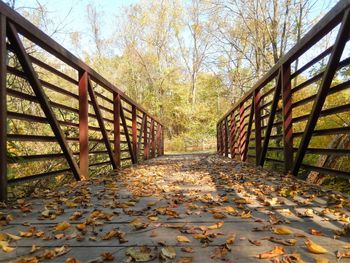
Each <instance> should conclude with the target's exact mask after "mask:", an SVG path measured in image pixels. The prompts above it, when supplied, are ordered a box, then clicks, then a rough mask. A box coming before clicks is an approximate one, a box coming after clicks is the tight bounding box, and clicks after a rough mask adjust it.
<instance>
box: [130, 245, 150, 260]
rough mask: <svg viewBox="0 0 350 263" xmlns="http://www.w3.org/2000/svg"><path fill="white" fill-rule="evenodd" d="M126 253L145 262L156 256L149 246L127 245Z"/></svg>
mask: <svg viewBox="0 0 350 263" xmlns="http://www.w3.org/2000/svg"><path fill="white" fill-rule="evenodd" d="M126 255H128V256H130V257H132V258H133V259H134V260H135V261H138V262H146V261H150V260H153V259H154V258H155V257H156V253H154V251H152V249H150V248H149V247H146V246H143V247H129V248H128V249H127V251H126Z"/></svg>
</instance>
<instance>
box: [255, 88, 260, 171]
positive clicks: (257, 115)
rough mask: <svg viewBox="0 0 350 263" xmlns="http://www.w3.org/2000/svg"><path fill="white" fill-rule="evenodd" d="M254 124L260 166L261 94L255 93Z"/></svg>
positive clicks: (257, 162) (257, 160)
mask: <svg viewBox="0 0 350 263" xmlns="http://www.w3.org/2000/svg"><path fill="white" fill-rule="evenodd" d="M254 124H255V164H256V165H259V161H260V155H261V93H260V89H257V90H255V91H254Z"/></svg>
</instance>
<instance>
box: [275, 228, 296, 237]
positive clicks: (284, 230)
mask: <svg viewBox="0 0 350 263" xmlns="http://www.w3.org/2000/svg"><path fill="white" fill-rule="evenodd" d="M273 232H274V233H275V234H277V235H290V234H293V231H292V230H290V229H289V228H288V227H276V228H273Z"/></svg>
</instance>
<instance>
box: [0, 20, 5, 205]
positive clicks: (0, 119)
mask: <svg viewBox="0 0 350 263" xmlns="http://www.w3.org/2000/svg"><path fill="white" fill-rule="evenodd" d="M0 54H1V57H0V201H5V200H6V199H7V102H6V67H7V50H6V17H5V16H4V15H3V14H0Z"/></svg>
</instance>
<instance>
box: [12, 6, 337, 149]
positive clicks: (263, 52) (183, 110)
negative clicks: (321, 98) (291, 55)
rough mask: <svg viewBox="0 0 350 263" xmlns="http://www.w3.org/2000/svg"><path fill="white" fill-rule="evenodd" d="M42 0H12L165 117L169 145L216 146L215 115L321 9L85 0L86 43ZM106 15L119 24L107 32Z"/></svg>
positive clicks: (312, 21) (293, 40)
mask: <svg viewBox="0 0 350 263" xmlns="http://www.w3.org/2000/svg"><path fill="white" fill-rule="evenodd" d="M325 2H327V3H325V4H324V5H323V8H324V10H325V11H324V13H325V12H326V10H327V9H328V8H329V7H330V6H329V3H328V1H325ZM36 3H37V6H36V7H35V8H26V6H25V4H24V5H23V6H22V5H21V4H22V3H21V1H14V0H12V1H9V5H11V6H12V7H13V8H14V9H15V10H17V11H18V12H20V13H21V14H22V15H24V16H25V17H26V18H27V19H29V20H30V21H32V22H33V23H34V24H35V25H37V26H38V27H39V28H41V29H42V30H43V31H44V32H46V33H48V34H49V35H51V36H52V37H53V38H54V39H55V40H56V41H58V42H59V43H61V44H63V45H64V46H66V47H67V45H68V46H69V47H70V49H73V50H72V51H73V53H74V54H77V55H79V56H80V58H81V59H82V60H83V61H85V62H86V63H87V64H89V65H90V66H91V67H92V68H94V69H95V70H96V71H97V72H99V73H100V74H101V75H103V76H104V77H105V78H106V79H108V80H109V81H110V82H112V83H113V84H115V85H116V86H117V87H118V88H119V89H121V90H122V91H125V93H126V94H127V95H129V96H130V97H131V98H133V99H134V100H135V101H137V102H138V103H140V104H141V105H144V107H145V108H147V109H149V110H150V112H151V113H152V114H155V115H156V116H159V118H160V120H161V121H162V122H163V123H164V124H165V131H166V133H165V135H166V140H165V143H166V147H165V149H166V151H168V152H169V151H170V152H182V151H202V150H214V149H215V143H216V141H215V140H216V139H215V135H216V122H217V120H218V119H219V118H220V117H221V116H222V115H223V114H224V113H225V112H226V111H227V110H228V109H229V108H230V107H231V105H232V104H234V103H235V102H236V101H237V100H238V99H239V98H240V97H241V96H242V94H244V93H245V92H246V91H247V90H249V89H250V87H252V86H253V84H254V83H255V82H256V81H257V80H258V79H259V78H260V77H261V76H263V75H264V73H266V72H267V71H268V70H269V69H270V68H271V67H272V66H273V65H274V64H275V63H276V62H277V61H278V59H279V58H280V57H281V56H282V55H283V54H285V53H286V52H287V51H288V50H289V49H290V48H291V47H292V46H293V45H294V44H295V43H296V42H297V41H298V40H299V39H300V38H301V37H302V36H303V35H304V33H305V32H307V30H309V29H310V28H311V26H312V25H313V24H315V23H316V22H317V21H318V19H319V18H320V17H321V16H322V15H323V14H324V13H318V14H317V15H315V10H317V8H320V4H319V3H318V4H317V1H316V0H283V1H279V0H268V1H265V0H264V1H262V0H245V1H243V0H192V1H180V0H162V1H145V0H141V1H139V2H138V3H136V4H133V5H130V6H128V7H126V8H125V10H124V11H123V12H119V13H118V16H117V15H116V16H115V17H110V18H106V17H104V13H103V12H101V11H100V10H99V9H98V7H97V6H96V5H94V4H93V2H91V3H88V2H86V6H85V7H84V8H82V10H83V15H84V16H85V18H86V23H87V28H88V30H89V32H88V34H87V35H88V36H89V48H88V49H87V48H86V46H85V41H84V37H86V35H85V34H84V33H82V32H79V31H76V32H71V31H70V32H65V26H64V25H65V23H64V21H61V23H59V24H57V21H55V20H54V19H53V18H52V10H49V6H48V5H47V4H45V2H44V1H37V2H36ZM83 3H85V2H84V1H83ZM72 8H73V7H72ZM116 14H117V10H116ZM68 15H69V13H68V14H67V16H68ZM106 19H112V20H114V23H115V27H114V28H113V32H111V34H110V36H107V37H106V36H105V35H104V34H102V31H103V26H104V23H105V20H106ZM47 30H49V31H50V32H47ZM62 34H67V35H68V39H69V44H67V43H66V41H65V43H62V41H60V39H62ZM328 44H329V43H328V41H327V39H326V40H325V41H324V42H323V43H322V45H324V46H327V45H328ZM295 67H296V68H297V67H298V65H297V64H296V65H295Z"/></svg>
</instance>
